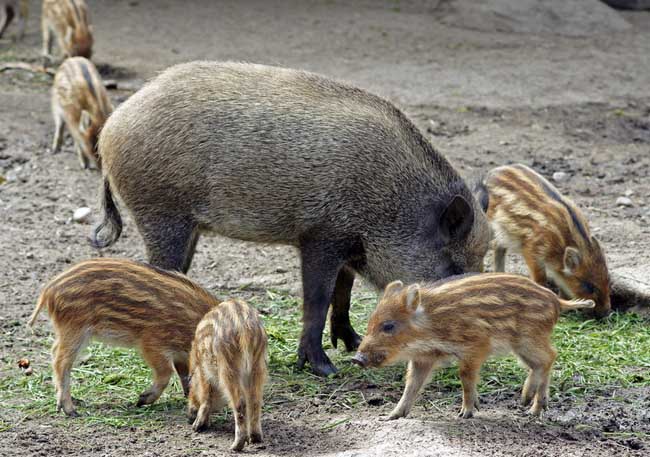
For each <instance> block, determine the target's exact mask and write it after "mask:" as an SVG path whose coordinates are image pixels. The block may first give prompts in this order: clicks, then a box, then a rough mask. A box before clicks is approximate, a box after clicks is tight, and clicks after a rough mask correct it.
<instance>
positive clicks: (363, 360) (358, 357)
mask: <svg viewBox="0 0 650 457" xmlns="http://www.w3.org/2000/svg"><path fill="white" fill-rule="evenodd" d="M352 363H356V364H357V365H359V366H360V367H362V368H366V367H367V366H368V357H366V356H365V355H364V354H362V353H361V352H357V353H356V354H354V357H352Z"/></svg>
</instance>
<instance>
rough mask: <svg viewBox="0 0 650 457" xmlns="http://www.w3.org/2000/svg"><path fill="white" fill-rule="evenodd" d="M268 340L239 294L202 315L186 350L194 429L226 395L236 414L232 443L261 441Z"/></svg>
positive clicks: (237, 447) (198, 428) (240, 446)
mask: <svg viewBox="0 0 650 457" xmlns="http://www.w3.org/2000/svg"><path fill="white" fill-rule="evenodd" d="M267 345H268V343H267V337H266V332H265V331H264V326H263V325H262V321H261V320H260V317H259V315H258V314H257V311H256V310H255V308H252V307H251V306H249V305H248V304H246V303H245V302H243V301H242V300H227V301H224V302H223V303H221V304H220V305H219V306H217V307H215V308H213V309H212V310H210V311H209V312H208V313H207V314H206V315H205V316H204V317H203V319H202V320H201V322H199V324H198V326H197V327H196V336H195V337H194V342H193V343H192V353H191V355H190V374H191V378H192V382H191V383H190V394H189V399H188V418H189V420H190V421H191V422H192V428H193V429H194V430H195V431H197V432H199V431H202V430H205V429H206V428H207V427H208V426H209V424H210V413H212V412H215V411H217V410H219V409H221V408H223V406H224V405H225V403H226V401H227V402H228V403H229V406H230V408H231V409H232V412H233V416H235V440H234V441H233V443H232V446H231V449H233V450H236V451H241V450H242V449H243V448H244V444H245V443H246V442H250V443H260V442H261V441H262V425H261V416H262V400H263V398H262V393H263V390H264V382H265V381H266V377H267V366H266V351H267Z"/></svg>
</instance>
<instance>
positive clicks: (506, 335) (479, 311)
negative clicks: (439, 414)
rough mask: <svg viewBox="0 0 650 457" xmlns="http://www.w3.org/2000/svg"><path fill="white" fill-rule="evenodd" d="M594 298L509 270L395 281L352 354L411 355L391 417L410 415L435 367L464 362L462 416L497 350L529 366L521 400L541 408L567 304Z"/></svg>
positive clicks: (362, 361) (364, 357)
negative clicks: (563, 293) (425, 281)
mask: <svg viewBox="0 0 650 457" xmlns="http://www.w3.org/2000/svg"><path fill="white" fill-rule="evenodd" d="M593 307H594V302H593V301H592V300H573V301H565V300H562V299H559V298H558V297H557V296H556V295H555V294H553V292H551V291H550V290H548V289H545V288H544V287H541V286H539V285H537V284H535V283H534V282H533V281H531V280H530V279H528V278H526V277H523V276H517V275H511V274H503V273H486V274H476V275H467V276H460V277H456V278H452V279H449V280H443V281H439V282H438V283H434V284H432V285H431V286H419V285H418V284H413V285H410V286H408V287H406V286H404V284H403V283H402V282H401V281H395V282H392V283H390V284H389V285H388V286H387V287H386V290H385V291H384V295H383V297H382V298H381V300H380V302H379V305H378V306H377V308H376V309H375V311H374V312H373V313H372V315H371V316H370V320H369V322H368V331H367V334H366V336H365V337H364V338H363V340H362V342H361V345H360V346H359V350H358V352H357V353H356V355H355V356H354V358H353V359H352V360H353V362H355V363H357V364H359V365H361V366H362V367H379V366H383V365H388V364H392V363H395V362H398V361H408V373H407V376H406V388H405V389H404V393H403V395H402V398H401V400H400V401H399V403H398V405H397V406H396V407H395V409H394V410H393V411H392V412H391V413H390V415H389V416H388V419H397V418H399V417H405V416H406V415H407V414H408V413H409V411H410V410H411V408H412V406H413V403H414V402H415V399H416V397H417V395H418V393H419V392H420V390H421V388H422V386H423V385H424V383H425V382H426V381H427V380H428V378H429V377H430V375H431V371H432V370H433V369H434V368H436V367H440V366H442V365H445V364H447V363H448V362H449V361H453V360H458V361H459V363H460V367H459V368H460V379H461V382H462V385H463V405H462V408H461V410H460V414H459V416H460V417H463V418H469V417H472V416H473V415H474V412H475V411H476V410H477V409H478V403H479V401H478V392H477V390H476V384H477V382H478V377H479V371H480V368H481V365H482V364H483V362H485V360H486V359H487V358H488V357H489V356H490V355H492V354H503V353H509V352H512V353H514V354H515V355H516V356H517V357H518V358H519V360H520V361H521V362H522V363H523V365H525V366H526V367H528V369H529V373H528V377H527V378H526V383H525V384H524V388H523V392H522V397H521V402H522V404H523V405H524V406H527V405H529V404H530V403H531V402H532V407H531V408H530V411H529V412H530V414H533V415H540V414H541V413H542V410H544V409H546V407H547V403H548V387H549V382H550V374H551V366H552V365H553V362H554V361H555V356H556V351H555V349H553V346H552V345H551V332H552V331H553V327H554V326H555V323H556V322H557V320H558V317H559V315H560V311H564V310H571V309H579V308H593Z"/></svg>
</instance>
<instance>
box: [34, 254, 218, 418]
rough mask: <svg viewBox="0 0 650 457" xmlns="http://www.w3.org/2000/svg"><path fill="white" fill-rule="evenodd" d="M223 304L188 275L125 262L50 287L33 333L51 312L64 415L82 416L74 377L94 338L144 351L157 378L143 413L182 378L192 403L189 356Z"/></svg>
mask: <svg viewBox="0 0 650 457" xmlns="http://www.w3.org/2000/svg"><path fill="white" fill-rule="evenodd" d="M218 303H219V301H218V300H217V299H216V298H215V297H214V296H213V295H212V294H210V293H209V292H208V291H206V290H205V289H203V288H202V287H200V286H199V285H197V284H195V283H194V282H192V281H190V280H189V279H187V278H186V277H185V276H183V275H182V274H180V273H171V272H166V271H164V270H160V269H158V268H154V267H151V266H148V265H145V264H142V263H139V262H133V261H130V260H123V259H110V258H102V259H93V260H87V261H85V262H81V263H79V264H77V265H75V266H73V267H72V268H70V269H69V270H67V271H65V272H63V273H61V274H60V275H59V276H57V277H56V278H54V279H53V280H52V281H50V282H49V283H48V284H47V285H46V286H45V288H44V289H43V291H42V292H41V295H40V297H39V299H38V304H37V305H36V309H35V310H34V312H33V314H32V316H31V318H30V321H29V325H30V326H33V324H34V322H35V321H36V318H37V317H38V314H39V313H40V311H41V310H42V309H43V308H44V307H47V309H48V312H49V315H50V319H51V320H52V325H53V327H54V332H55V333H56V340H55V342H54V345H53V346H52V360H53V361H52V367H53V371H54V384H55V387H56V391H57V409H58V410H59V411H60V410H61V409H63V410H64V411H65V413H66V414H68V415H76V412H75V408H74V406H73V404H72V397H71V396H70V370H71V369H72V364H73V363H74V361H75V359H76V357H77V354H78V353H79V351H81V350H82V349H83V347H84V346H85V344H86V343H88V341H89V340H90V339H91V338H94V339H97V340H100V341H103V342H105V343H109V344H112V345H119V346H124V347H134V348H137V349H139V350H140V352H141V353H142V357H143V358H144V360H145V362H146V363H147V365H149V366H150V367H151V369H152V370H153V374H154V382H153V384H152V386H151V387H150V388H149V389H148V390H146V391H145V392H143V393H142V394H141V395H140V398H139V400H138V402H137V405H138V406H141V405H145V404H150V403H153V402H155V401H156V400H157V399H158V397H160V395H161V394H162V392H163V390H164V389H165V387H167V383H168V382H169V379H170V377H171V375H172V373H173V371H174V369H175V370H176V373H177V374H178V376H179V378H180V380H181V384H182V386H183V391H184V392H185V395H187V394H188V390H189V353H190V349H191V346H192V338H193V337H194V331H195V330H196V325H197V324H198V323H199V321H200V320H201V318H202V317H203V316H204V315H205V313H206V312H208V310H209V309H210V308H211V307H213V306H215V305H217V304H218Z"/></svg>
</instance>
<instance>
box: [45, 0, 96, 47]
mask: <svg viewBox="0 0 650 457" xmlns="http://www.w3.org/2000/svg"><path fill="white" fill-rule="evenodd" d="M41 32H42V34H43V57H44V58H45V59H51V58H52V44H53V35H55V36H56V39H57V43H58V45H59V49H60V50H61V53H62V54H63V57H64V58H65V57H75V56H80V57H85V58H87V59H90V58H91V57H92V47H93V34H92V27H91V26H90V20H89V18H88V7H87V6H86V2H85V1H84V0H43V10H42V13H41Z"/></svg>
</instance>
